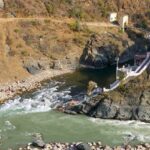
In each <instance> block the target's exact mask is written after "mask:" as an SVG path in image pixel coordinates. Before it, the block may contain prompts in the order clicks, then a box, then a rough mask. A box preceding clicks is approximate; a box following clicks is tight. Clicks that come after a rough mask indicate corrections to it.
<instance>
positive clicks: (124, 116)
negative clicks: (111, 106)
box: [117, 106, 132, 120]
mask: <svg viewBox="0 0 150 150" xmlns="http://www.w3.org/2000/svg"><path fill="white" fill-rule="evenodd" d="M117 119H120V120H130V119H132V108H131V107H130V106H120V108H119V111H118V116H117Z"/></svg>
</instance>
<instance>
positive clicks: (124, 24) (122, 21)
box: [119, 15, 129, 31]
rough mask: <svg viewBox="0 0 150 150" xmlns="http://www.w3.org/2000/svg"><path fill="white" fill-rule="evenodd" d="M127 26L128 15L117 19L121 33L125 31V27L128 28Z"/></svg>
mask: <svg viewBox="0 0 150 150" xmlns="http://www.w3.org/2000/svg"><path fill="white" fill-rule="evenodd" d="M128 24H129V16H128V15H124V16H122V17H121V18H120V19H119V25H120V27H121V29H122V30H123V31H124V30H125V27H127V26H128Z"/></svg>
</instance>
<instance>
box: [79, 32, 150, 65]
mask: <svg viewBox="0 0 150 150" xmlns="http://www.w3.org/2000/svg"><path fill="white" fill-rule="evenodd" d="M146 47H147V48H149V47H150V44H149V42H147V41H146V39H144V38H143V34H142V33H137V32H136V31H134V30H129V29H128V30H127V32H126V33H125V34H121V33H118V34H117V35H116V34H112V33H104V34H101V35H98V34H93V35H92V36H91V37H90V39H89V41H88V42H87V44H86V46H85V48H84V51H83V54H82V56H81V59H80V63H81V66H84V67H90V68H104V67H107V66H109V65H113V64H114V63H115V62H116V57H118V56H119V57H120V63H125V62H127V61H129V60H132V59H133V58H134V55H135V53H137V52H140V51H146Z"/></svg>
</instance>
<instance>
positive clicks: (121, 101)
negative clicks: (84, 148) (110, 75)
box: [64, 70, 150, 123]
mask: <svg viewBox="0 0 150 150" xmlns="http://www.w3.org/2000/svg"><path fill="white" fill-rule="evenodd" d="M149 76H150V74H149V70H147V72H145V73H143V74H142V75H141V76H139V77H138V78H136V79H132V80H131V81H129V82H128V83H126V84H125V85H123V84H122V85H121V86H120V87H119V88H117V89H116V90H114V91H111V92H107V93H104V94H101V95H98V96H96V97H92V98H90V99H89V100H87V101H84V102H82V103H79V104H78V103H74V105H73V104H72V102H71V104H68V105H67V106H66V107H65V109H64V111H65V112H66V113H69V114H84V115H87V116H90V117H95V118H102V119H118V120H140V121H144V122H148V123H149V122H150V77H149Z"/></svg>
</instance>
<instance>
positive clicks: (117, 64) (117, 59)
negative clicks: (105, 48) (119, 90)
mask: <svg viewBox="0 0 150 150" xmlns="http://www.w3.org/2000/svg"><path fill="white" fill-rule="evenodd" d="M116 62H117V63H116V80H118V79H119V76H118V69H119V67H118V66H119V56H118V57H117V58H116Z"/></svg>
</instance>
